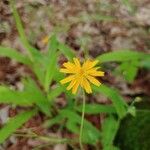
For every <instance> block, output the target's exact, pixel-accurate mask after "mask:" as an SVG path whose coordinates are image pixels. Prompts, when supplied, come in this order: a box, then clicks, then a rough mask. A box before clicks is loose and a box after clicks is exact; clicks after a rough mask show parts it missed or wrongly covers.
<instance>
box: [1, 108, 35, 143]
mask: <svg viewBox="0 0 150 150" xmlns="http://www.w3.org/2000/svg"><path fill="white" fill-rule="evenodd" d="M35 114H36V110H32V111H26V112H23V113H20V114H18V115H17V116H15V117H13V118H11V119H10V120H9V121H8V122H7V123H6V125H4V127H3V128H1V129H0V144H2V143H3V142H4V141H5V140H6V139H7V138H8V137H9V136H10V135H11V134H12V133H14V132H15V131H16V130H17V129H18V128H20V127H21V126H22V125H23V124H24V123H25V122H27V121H28V120H29V119H30V118H31V117H32V116H34V115H35Z"/></svg>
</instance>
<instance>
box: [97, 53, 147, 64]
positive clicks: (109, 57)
mask: <svg viewBox="0 0 150 150" xmlns="http://www.w3.org/2000/svg"><path fill="white" fill-rule="evenodd" d="M145 57H147V55H146V54H144V53H140V52H136V51H131V50H120V51H119V50H118V51H114V52H109V53H105V54H102V55H100V56H98V57H97V59H98V60H99V61H100V62H102V63H104V62H111V61H118V62H122V61H130V60H137V59H141V58H145Z"/></svg>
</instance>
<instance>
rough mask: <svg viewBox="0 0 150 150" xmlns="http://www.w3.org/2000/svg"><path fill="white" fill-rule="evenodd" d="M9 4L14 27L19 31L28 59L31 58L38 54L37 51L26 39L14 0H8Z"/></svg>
mask: <svg viewBox="0 0 150 150" xmlns="http://www.w3.org/2000/svg"><path fill="white" fill-rule="evenodd" d="M10 6H11V8H12V10H13V16H14V19H15V22H16V27H17V30H18V32H19V35H20V38H21V41H22V43H23V45H24V46H25V47H26V49H27V52H28V54H29V57H30V59H31V60H33V58H34V55H38V51H37V50H36V49H35V48H34V47H32V46H31V45H30V44H29V42H28V40H27V37H26V35H25V31H24V28H23V25H22V22H21V19H20V16H19V14H18V12H17V9H16V6H15V3H14V0H10Z"/></svg>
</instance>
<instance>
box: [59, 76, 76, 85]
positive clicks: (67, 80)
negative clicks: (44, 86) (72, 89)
mask: <svg viewBox="0 0 150 150" xmlns="http://www.w3.org/2000/svg"><path fill="white" fill-rule="evenodd" d="M74 78H75V75H70V76H68V77H66V78H65V79H63V80H61V81H60V83H61V84H65V83H68V82H70V81H71V80H73V79H74Z"/></svg>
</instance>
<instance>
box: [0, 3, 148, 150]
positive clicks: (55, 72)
mask: <svg viewBox="0 0 150 150" xmlns="http://www.w3.org/2000/svg"><path fill="white" fill-rule="evenodd" d="M10 2H11V8H12V12H13V16H14V20H15V22H16V27H17V30H18V32H19V35H20V38H21V42H22V44H23V46H24V47H25V48H26V50H27V52H28V53H27V54H28V55H27V56H26V55H22V54H21V53H19V52H18V51H16V50H14V49H11V48H8V47H3V46H0V56H3V57H9V58H11V59H14V60H16V61H18V62H19V63H22V64H25V65H27V66H28V67H29V68H30V69H31V70H32V72H33V74H34V75H35V79H34V80H33V79H32V78H31V77H28V78H27V79H23V80H22V83H23V85H24V88H23V90H21V91H19V90H12V89H10V88H9V87H7V86H4V85H1V86H0V104H11V105H12V104H13V105H17V106H18V105H19V106H22V107H28V106H30V107H32V109H36V110H33V111H27V112H24V113H21V114H19V115H17V116H15V117H14V118H12V119H10V121H9V122H8V123H7V124H6V125H5V126H4V127H3V128H2V129H1V130H0V143H3V142H4V141H5V139H6V138H8V137H9V136H10V135H11V134H12V133H14V132H15V131H16V130H17V129H18V128H20V127H21V126H22V125H23V124H24V123H25V122H26V121H28V120H29V119H30V118H31V117H32V116H34V115H35V114H36V112H37V110H39V111H41V112H43V113H44V114H45V115H46V117H47V119H48V120H47V121H46V122H45V124H44V125H45V127H52V126H53V125H56V124H57V125H59V126H60V129H63V128H65V129H67V130H68V131H70V132H72V133H74V134H75V135H78V134H79V129H80V125H81V114H80V113H81V112H82V106H81V105H75V102H74V101H75V99H76V98H78V97H77V96H74V95H72V94H71V93H70V92H69V91H67V90H66V86H63V85H60V83H59V82H60V80H61V79H62V78H64V75H63V74H61V73H60V72H59V66H58V62H57V61H58V59H57V58H58V56H59V55H61V54H63V55H64V56H65V57H66V58H67V59H68V60H72V59H73V57H75V56H76V55H75V52H73V51H72V49H71V48H69V47H68V46H67V45H65V44H63V43H60V42H59V41H58V40H57V38H56V35H52V36H50V38H49V43H48V49H47V51H46V52H45V53H41V52H40V51H38V50H37V49H36V48H34V47H32V45H30V43H29V41H28V40H27V37H26V35H25V31H24V29H23V25H22V22H21V19H20V17H19V14H18V12H17V10H16V7H15V5H14V4H13V1H10ZM124 2H125V1H124ZM126 5H129V4H128V1H126ZM86 17H87V18H86ZM80 19H81V20H82V21H83V22H86V21H89V19H90V20H94V21H101V20H103V21H109V20H112V19H114V18H112V17H107V16H102V15H99V14H94V15H90V16H85V18H82V16H81V18H79V20H78V21H80ZM28 57H29V58H28ZM97 59H98V60H99V61H100V62H101V63H103V64H104V63H111V62H115V63H118V67H117V69H116V70H115V71H116V73H117V74H116V75H118V74H119V75H120V74H121V75H123V77H124V78H125V79H126V80H127V81H128V82H129V83H131V82H133V81H134V78H135V77H136V74H137V72H138V68H139V67H144V68H147V69H149V68H150V66H149V62H150V55H146V54H144V53H140V52H136V51H131V50H122V51H115V52H109V53H105V54H102V55H100V56H98V57H97ZM51 85H53V86H51ZM93 91H94V93H95V94H96V93H102V94H103V95H104V96H106V97H107V98H108V99H109V100H111V101H112V104H111V105H102V104H91V103H89V104H86V106H85V113H86V115H96V114H100V113H105V114H107V118H105V120H104V123H103V124H102V131H100V128H96V127H95V126H94V125H93V124H92V123H91V122H90V121H88V120H86V119H85V120H84V128H83V142H84V143H87V144H91V145H96V144H97V143H99V142H101V143H102V145H103V148H104V150H118V148H117V147H115V146H114V145H113V143H114V138H115V136H116V133H117V130H118V128H119V125H120V121H121V119H123V118H124V117H125V116H126V115H127V114H128V113H130V114H132V115H133V116H135V107H134V106H132V107H131V106H128V104H127V103H126V101H125V100H124V98H123V97H122V96H121V95H120V94H119V92H118V90H117V89H115V88H111V87H109V86H106V85H101V86H100V87H96V86H93ZM62 93H64V97H65V98H66V100H67V106H66V107H65V108H59V109H58V108H57V106H56V105H55V103H54V102H55V99H56V98H57V97H58V96H59V95H60V94H62ZM114 116H116V118H115V117H114ZM50 117H51V118H50ZM99 126H100V125H99ZM140 127H142V126H140ZM130 132H131V131H130ZM127 138H130V137H128V136H127ZM75 142H78V141H77V140H76V139H75ZM144 146H145V145H144ZM136 150H138V149H136ZM144 150H145V149H144Z"/></svg>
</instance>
